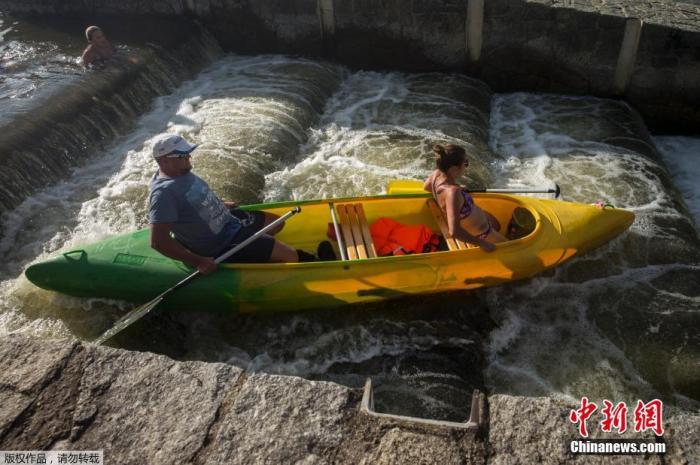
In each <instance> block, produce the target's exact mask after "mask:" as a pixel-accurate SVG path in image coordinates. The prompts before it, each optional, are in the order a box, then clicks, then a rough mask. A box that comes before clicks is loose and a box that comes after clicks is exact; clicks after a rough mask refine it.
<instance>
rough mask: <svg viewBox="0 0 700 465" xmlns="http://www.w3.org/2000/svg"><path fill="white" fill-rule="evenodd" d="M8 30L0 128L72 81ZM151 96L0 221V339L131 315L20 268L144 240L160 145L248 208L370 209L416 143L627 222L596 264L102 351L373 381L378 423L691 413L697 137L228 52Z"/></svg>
mask: <svg viewBox="0 0 700 465" xmlns="http://www.w3.org/2000/svg"><path fill="white" fill-rule="evenodd" d="M0 19H2V18H1V17H0ZM8 28H14V29H16V30H21V31H24V35H18V36H16V38H15V39H13V40H9V39H10V37H11V36H12V34H11V33H5V42H4V43H3V44H4V45H0V47H2V46H4V48H3V49H2V52H0V53H3V55H2V57H3V63H4V67H5V68H4V69H5V71H4V74H3V75H0V76H2V82H1V83H0V104H1V105H2V108H3V109H2V115H1V116H0V119H1V118H9V119H11V118H12V114H11V111H12V110H7V109H8V108H10V109H11V108H15V107H16V106H19V105H20V103H17V102H21V105H31V101H32V94H31V92H32V91H31V88H32V86H34V87H41V86H42V85H44V86H60V85H61V79H62V78H60V76H63V75H68V76H71V75H73V74H75V73H78V72H79V71H77V70H76V66H75V61H74V59H73V58H71V57H73V56H74V55H75V53H76V52H75V51H76V49H78V48H79V47H77V46H76V45H75V41H74V40H73V39H65V38H63V39H57V38H54V39H52V40H53V42H52V41H51V40H50V41H48V42H46V43H44V45H42V46H41V47H39V46H37V45H35V44H34V45H32V44H33V42H31V41H30V40H29V39H28V37H29V36H31V34H29V33H28V32H27V31H30V32H31V29H28V26H26V25H24V24H23V23H14V22H12V23H9V24H8V22H7V20H6V19H5V22H4V23H3V24H2V25H0V31H7V29H8ZM0 34H2V32H0ZM8 41H9V42H8ZM8 44H9V46H8ZM203 46H205V47H206V46H207V45H206V44H205V45H203ZM8 50H9V51H8ZM47 54H48V55H51V56H54V55H56V54H58V56H61V57H63V58H60V59H58V60H54V59H51V60H44V58H42V57H44V56H46V55H47ZM211 56H213V57H215V56H217V55H216V53H212V54H211ZM42 60H44V61H46V62H47V63H52V65H51V66H55V69H54V68H52V69H54V71H53V72H51V73H48V72H47V73H46V74H41V75H39V77H37V75H38V74H37V73H35V74H33V77H34V79H35V81H36V82H35V84H32V85H30V84H28V83H27V81H26V79H25V78H26V76H24V75H23V74H22V73H23V71H21V70H20V68H15V70H14V71H8V70H9V69H10V66H8V63H9V64H10V65H12V66H17V65H16V63H20V62H32V63H39V62H41V63H43V61H42ZM56 63H58V64H56ZM31 66H38V65H31ZM25 69H26V68H25ZM39 74H40V73H39ZM57 76H59V77H57ZM161 93H163V94H164V95H162V96H161V97H158V98H155V99H154V100H153V102H152V104H151V106H150V109H149V110H148V111H147V112H146V113H144V114H143V115H142V116H140V117H134V121H133V124H132V125H131V129H129V130H128V131H125V132H121V133H120V134H118V135H117V136H116V137H115V138H114V139H113V140H112V141H111V142H110V143H109V144H108V145H107V146H106V148H105V149H104V150H101V151H99V152H96V153H94V154H92V155H91V156H90V157H89V158H87V159H85V160H81V161H79V162H76V164H75V166H74V167H73V168H72V169H71V171H70V173H69V174H68V175H66V176H63V177H62V180H61V181H59V182H55V183H51V184H49V185H42V186H37V187H36V192H34V193H33V194H31V195H29V196H27V197H26V199H25V200H24V201H23V202H22V203H20V204H19V205H18V206H17V207H15V208H13V209H11V210H8V211H6V212H4V213H3V214H2V216H1V217H0V231H1V232H2V237H1V238H0V255H1V256H2V261H1V262H2V265H0V279H1V280H2V281H1V282H0V335H1V334H8V333H15V332H21V333H26V334H31V335H34V336H37V337H46V338H49V337H51V338H53V337H77V338H80V339H84V340H90V339H92V338H94V337H95V336H97V335H98V334H99V333H101V332H102V331H103V330H105V329H106V328H107V327H108V326H109V325H110V324H111V323H112V322H113V321H115V320H116V319H117V318H118V316H119V315H120V314H121V312H123V311H124V310H126V309H128V308H131V305H129V304H125V303H120V302H111V301H104V300H99V299H76V298H71V297H66V296H60V295H56V294H53V293H49V292H45V291H43V290H40V289H37V288H35V287H34V286H33V285H31V284H30V283H29V282H28V281H27V280H26V279H25V278H24V277H23V274H22V270H23V269H24V268H25V267H26V266H27V265H28V264H30V263H33V262H35V261H38V260H42V259H45V258H46V257H48V256H50V255H53V254H55V253H57V252H59V251H62V250H67V249H70V248H72V247H74V246H75V245H77V244H80V243H83V242H87V241H94V240H98V239H100V238H103V237H106V236H108V235H111V234H117V233H122V232H127V231H131V230H133V229H135V228H140V227H145V226H146V211H147V210H146V196H147V189H148V188H147V185H148V180H149V179H150V177H151V176H152V174H153V171H154V169H155V168H154V164H153V162H152V159H151V158H150V150H151V147H152V143H153V140H154V139H155V138H156V137H158V136H159V135H160V134H162V133H165V132H177V133H180V134H182V135H184V136H186V137H187V138H189V139H191V140H192V141H194V142H196V143H199V144H201V146H200V148H198V149H197V152H196V155H195V157H194V158H193V165H194V169H195V172H196V173H198V174H199V175H201V176H202V177H204V178H205V179H207V181H208V182H209V183H210V184H211V185H212V187H213V188H214V189H215V190H216V191H217V192H219V193H220V195H221V196H222V197H224V198H227V199H235V200H238V201H241V202H243V203H248V202H257V201H263V200H264V201H277V200H286V199H313V198H329V197H335V196H350V195H362V194H376V193H381V192H382V191H383V189H384V187H385V185H386V182H387V181H389V180H391V179H396V178H415V179H420V178H422V177H424V176H425V175H426V174H427V173H429V171H430V170H431V169H432V163H433V162H432V160H431V159H430V156H429V147H430V146H431V145H432V144H433V143H435V142H453V143H459V144H462V145H464V146H466V147H467V148H468V149H469V151H470V154H471V157H472V158H471V162H472V163H471V164H470V169H469V173H468V174H467V177H466V178H465V179H464V182H465V183H467V184H468V185H470V186H473V187H484V186H494V187H547V188H548V187H552V186H553V185H554V183H555V182H556V183H558V184H559V185H560V186H561V188H562V191H563V197H564V199H565V200H573V201H580V202H587V203H593V202H595V201H598V200H602V201H604V202H607V203H611V204H613V205H615V206H617V207H621V208H628V209H631V210H633V211H634V212H635V213H636V215H637V220H636V221H635V224H634V225H633V226H632V228H631V230H630V231H629V232H628V233H626V234H625V235H623V236H622V237H620V238H618V239H616V240H614V241H612V242H611V243H609V244H607V245H606V246H604V247H602V248H601V249H599V250H597V251H594V252H592V253H589V254H588V255H586V256H585V257H581V258H577V259H575V260H573V261H571V262H570V263H568V264H566V265H564V266H561V267H559V268H557V269H556V270H554V271H552V272H549V273H547V274H545V275H542V276H539V277H536V278H534V279H530V280H527V281H524V282H520V283H514V284H510V285H504V286H499V287H496V288H491V289H487V290H483V291H479V292H474V293H470V294H466V293H456V294H448V295H441V296H431V297H418V298H414V299H409V300H402V301H397V302H388V303H383V304H374V305H370V306H360V307H347V308H342V309H335V310H319V311H313V312H303V313H297V314H279V315H266V316H245V317H243V316H237V315H231V316H222V315H220V314H210V313H208V312H207V311H206V309H201V308H195V309H191V311H190V312H183V313H180V314H176V315H166V316H155V317H154V318H149V319H148V320H147V321H145V322H143V324H139V325H136V326H137V327H135V328H133V329H131V330H129V331H127V332H125V334H123V335H120V337H118V338H116V339H115V341H114V345H116V346H120V347H125V348H129V349H137V350H151V351H156V352H161V353H164V354H167V355H169V356H172V357H175V358H178V359H187V360H205V361H219V362H225V363H231V364H235V365H238V366H241V367H244V368H247V369H249V370H259V371H265V372H270V373H280V374H289V375H296V376H303V377H307V378H311V379H325V380H332V381H336V382H339V383H342V384H346V385H349V386H354V387H359V386H361V385H362V383H363V382H364V380H365V379H366V377H368V376H371V377H372V378H373V380H374V384H375V385H376V390H375V400H376V403H377V408H378V410H382V411H387V412H393V413H399V414H409V415H417V416H422V417H428V418H439V419H448V420H455V421H463V420H464V419H465V418H466V416H467V415H468V411H469V402H470V396H471V392H472V390H473V389H474V388H479V389H482V390H484V389H485V390H487V391H488V392H490V393H510V394H519V395H528V396H552V397H555V398H560V399H564V400H569V401H570V400H575V399H577V398H579V397H580V396H582V395H587V396H589V397H590V398H596V399H602V398H608V399H610V400H614V401H621V400H625V401H628V402H632V401H635V400H636V399H638V398H641V399H651V398H653V397H659V398H662V399H663V400H664V401H666V402H667V403H669V404H670V405H672V406H673V408H679V409H683V410H696V409H697V408H698V406H699V402H698V401H699V400H700V390H699V389H700V388H699V386H700V379H699V378H698V370H697V365H698V363H699V361H700V340H699V338H700V331H699V328H700V294H699V293H698V289H700V273H699V271H700V240H699V238H698V232H697V229H696V226H695V225H697V224H699V223H698V222H699V221H700V192H699V191H698V183H697V182H696V180H697V179H698V174H700V173H698V166H700V163H698V161H700V160H698V157H699V155H698V153H699V151H700V139H696V138H691V137H668V136H656V137H650V136H649V135H648V133H647V131H646V128H645V127H644V125H643V122H641V120H640V119H639V117H638V116H637V114H636V112H634V110H633V109H631V108H629V107H628V106H627V105H625V104H624V103H620V102H617V101H611V100H605V99H597V98H591V97H570V96H561V95H541V94H492V92H491V91H490V89H489V88H488V87H487V86H486V85H485V84H483V83H481V82H479V81H477V80H473V79H470V78H467V77H464V76H459V75H451V74H438V73H428V74H402V73H378V72H366V71H350V70H348V69H345V68H343V67H342V66H339V65H335V64H331V63H325V62H321V61H314V60H307V59H301V58H294V57H285V56H277V55H269V56H253V57H242V56H235V55H227V56H223V57H222V58H218V59H214V60H213V62H212V63H211V64H209V65H208V66H206V67H204V68H203V70H202V71H201V72H199V74H197V75H196V77H194V78H193V79H191V80H188V81H186V82H184V83H182V84H180V85H178V86H176V87H175V88H173V89H165V90H163V91H161ZM8 102H9V103H8Z"/></svg>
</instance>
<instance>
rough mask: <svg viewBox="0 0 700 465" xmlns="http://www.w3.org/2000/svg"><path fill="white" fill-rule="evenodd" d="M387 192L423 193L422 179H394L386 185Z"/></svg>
mask: <svg viewBox="0 0 700 465" xmlns="http://www.w3.org/2000/svg"><path fill="white" fill-rule="evenodd" d="M386 193H387V194H424V193H425V191H424V190H423V181H417V180H415V179H394V180H393V181H389V183H388V184H387V185H386Z"/></svg>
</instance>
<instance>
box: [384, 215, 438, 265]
mask: <svg viewBox="0 0 700 465" xmlns="http://www.w3.org/2000/svg"><path fill="white" fill-rule="evenodd" d="M370 232H371V233H372V240H373V241H374V247H375V249H376V250H377V255H379V256H380V257H381V256H387V255H404V254H411V253H426V252H436V251H437V250H438V246H439V245H440V237H439V236H438V235H437V234H435V233H433V231H431V229H430V228H428V227H427V226H424V225H422V224H413V225H405V224H401V223H399V222H398V221H394V220H392V219H391V218H379V219H378V220H377V221H375V222H374V223H372V226H371V227H370Z"/></svg>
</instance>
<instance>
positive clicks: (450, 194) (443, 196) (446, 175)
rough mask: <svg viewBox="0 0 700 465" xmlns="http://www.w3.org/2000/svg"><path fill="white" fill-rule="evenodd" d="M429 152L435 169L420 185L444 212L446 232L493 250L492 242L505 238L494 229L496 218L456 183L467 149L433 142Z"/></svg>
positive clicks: (465, 159)
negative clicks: (432, 157) (431, 150)
mask: <svg viewBox="0 0 700 465" xmlns="http://www.w3.org/2000/svg"><path fill="white" fill-rule="evenodd" d="M433 152H434V153H435V156H436V160H435V161H436V165H437V169H436V170H435V171H433V172H432V174H431V175H430V176H428V179H426V180H425V184H424V185H423V189H425V190H426V191H428V192H430V193H432V194H433V197H434V198H435V201H436V202H437V204H438V205H439V206H440V208H441V209H442V211H443V212H444V213H445V216H446V218H447V227H448V229H449V232H450V234H451V235H452V237H454V238H456V239H459V240H461V241H464V242H469V243H472V244H476V245H478V246H480V247H481V248H482V249H484V251H485V252H491V251H493V250H494V248H495V246H494V245H493V244H494V243H496V242H504V241H507V240H508V239H506V238H505V237H504V236H503V235H502V234H501V233H500V232H498V230H499V229H500V225H499V224H498V221H497V220H496V218H494V217H493V215H491V214H489V213H487V212H485V211H484V210H482V209H481V208H480V207H479V206H478V205H476V204H475V203H474V199H473V198H472V196H471V195H470V194H469V192H467V190H466V189H464V188H463V187H461V186H460V185H458V184H457V179H458V178H459V177H460V176H462V175H463V174H464V171H465V170H466V168H467V166H469V160H467V152H466V151H465V150H464V149H463V148H462V147H460V146H459V145H452V144H445V145H444V146H442V145H435V146H434V147H433Z"/></svg>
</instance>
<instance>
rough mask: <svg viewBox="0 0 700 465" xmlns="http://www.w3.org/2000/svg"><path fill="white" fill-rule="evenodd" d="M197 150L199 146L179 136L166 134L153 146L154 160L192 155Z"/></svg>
mask: <svg viewBox="0 0 700 465" xmlns="http://www.w3.org/2000/svg"><path fill="white" fill-rule="evenodd" d="M196 148H197V144H190V143H189V142H187V141H186V140H185V139H183V138H182V137H181V136H178V135H177V134H166V135H164V136H162V137H160V138H159V139H158V140H157V141H156V143H155V144H153V158H160V157H164V156H165V155H171V154H177V155H185V154H188V153H191V152H192V151H193V150H194V149H196Z"/></svg>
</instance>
